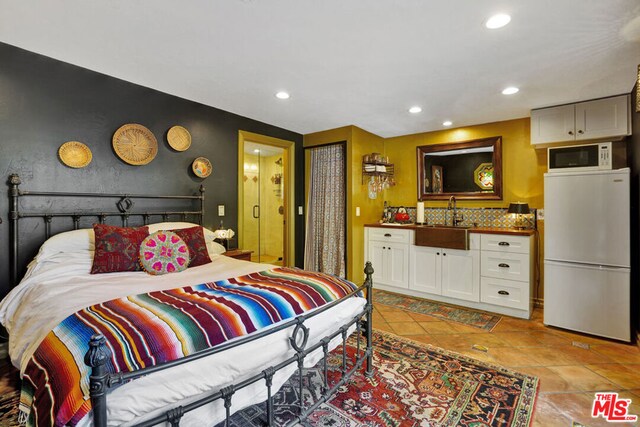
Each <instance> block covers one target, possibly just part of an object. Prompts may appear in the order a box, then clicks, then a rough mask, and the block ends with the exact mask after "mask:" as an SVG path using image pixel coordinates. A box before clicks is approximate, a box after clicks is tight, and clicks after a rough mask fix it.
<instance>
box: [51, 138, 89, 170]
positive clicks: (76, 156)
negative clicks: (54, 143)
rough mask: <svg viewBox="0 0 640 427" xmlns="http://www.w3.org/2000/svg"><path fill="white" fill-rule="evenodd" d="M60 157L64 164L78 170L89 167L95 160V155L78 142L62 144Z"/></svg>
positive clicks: (59, 150) (59, 152) (59, 151)
mask: <svg viewBox="0 0 640 427" xmlns="http://www.w3.org/2000/svg"><path fill="white" fill-rule="evenodd" d="M58 156H59V157H60V160H61V161H62V163H64V164H65V165H67V166H69V167H70V168H76V169H79V168H83V167H85V166H87V165H88V164H89V163H91V160H92V159H93V154H91V150H90V149H89V147H87V146H86V145H85V144H83V143H82V142H78V141H69V142H65V143H64V144H62V145H61V146H60V148H59V149H58Z"/></svg>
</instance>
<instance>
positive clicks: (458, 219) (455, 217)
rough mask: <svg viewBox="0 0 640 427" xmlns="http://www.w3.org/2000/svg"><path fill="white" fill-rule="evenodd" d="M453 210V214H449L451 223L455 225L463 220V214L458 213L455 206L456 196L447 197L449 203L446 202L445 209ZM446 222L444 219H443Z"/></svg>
mask: <svg viewBox="0 0 640 427" xmlns="http://www.w3.org/2000/svg"><path fill="white" fill-rule="evenodd" d="M450 210H453V215H452V216H451V225H452V226H454V227H455V226H457V225H458V224H460V223H461V222H462V221H464V216H463V215H462V214H458V209H457V207H456V198H455V196H451V197H449V203H448V204H447V211H450ZM445 222H446V221H445Z"/></svg>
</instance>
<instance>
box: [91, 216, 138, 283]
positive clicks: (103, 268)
mask: <svg viewBox="0 0 640 427" xmlns="http://www.w3.org/2000/svg"><path fill="white" fill-rule="evenodd" d="M93 232H94V234H95V241H96V250H95V253H94V255H93V265H92V266H91V274H98V273H114V272H116V271H139V270H141V267H140V264H139V263H138V252H139V251H140V243H142V241H143V240H144V239H145V237H147V236H148V235H149V228H148V227H147V226H144V227H116V226H113V225H105V224H94V225H93Z"/></svg>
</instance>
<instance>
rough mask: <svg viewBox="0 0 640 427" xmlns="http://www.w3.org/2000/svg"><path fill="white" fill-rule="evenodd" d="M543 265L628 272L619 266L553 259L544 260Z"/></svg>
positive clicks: (625, 268)
mask: <svg viewBox="0 0 640 427" xmlns="http://www.w3.org/2000/svg"><path fill="white" fill-rule="evenodd" d="M544 262H545V264H551V265H560V266H562V265H566V266H573V267H579V268H590V269H592V270H629V267H625V266H619V265H601V264H587V263H583V262H571V261H559V260H553V259H545V260H544Z"/></svg>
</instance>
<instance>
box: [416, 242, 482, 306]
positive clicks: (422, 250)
mask: <svg viewBox="0 0 640 427" xmlns="http://www.w3.org/2000/svg"><path fill="white" fill-rule="evenodd" d="M409 289H412V290H415V291H418V292H426V293H429V294H434V295H443V296H447V297H452V298H457V299H461V300H465V301H476V302H477V301H479V300H480V261H479V251H477V250H468V251H464V250H458V249H444V248H432V247H428V246H415V245H411V248H410V250H409Z"/></svg>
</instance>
